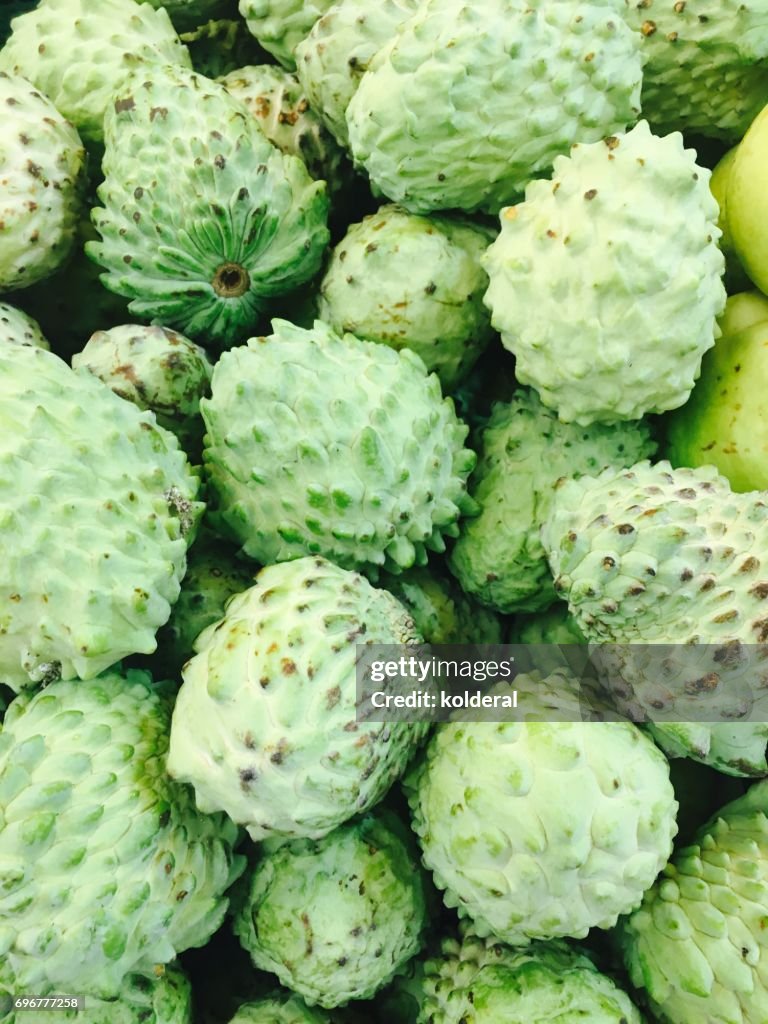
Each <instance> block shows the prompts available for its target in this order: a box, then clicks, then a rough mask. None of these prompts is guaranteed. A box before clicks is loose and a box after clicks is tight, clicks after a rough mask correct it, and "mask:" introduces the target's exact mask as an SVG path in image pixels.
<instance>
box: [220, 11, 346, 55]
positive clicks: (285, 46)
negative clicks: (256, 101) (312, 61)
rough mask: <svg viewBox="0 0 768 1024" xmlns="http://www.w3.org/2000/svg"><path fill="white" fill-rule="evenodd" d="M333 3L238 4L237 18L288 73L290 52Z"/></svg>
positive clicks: (291, 52)
mask: <svg viewBox="0 0 768 1024" xmlns="http://www.w3.org/2000/svg"><path fill="white" fill-rule="evenodd" d="M332 3H333V0H240V14H241V15H242V16H243V17H244V18H245V21H246V24H247V25H248V28H249V29H250V31H251V33H252V34H253V35H254V36H256V38H257V39H258V41H259V43H260V44H261V46H263V47H264V49H265V50H266V51H267V52H268V53H271V54H272V55H273V56H274V57H275V58H276V59H277V60H278V61H279V62H280V63H281V64H282V65H283V67H285V68H287V69H288V70H289V71H292V70H294V69H295V67H296V61H295V60H294V56H293V51H294V50H295V49H296V46H297V45H298V44H299V43H300V42H301V40H302V39H303V38H304V37H305V36H306V35H307V33H308V32H309V31H310V29H311V28H312V26H313V25H314V23H315V22H316V21H317V19H318V18H319V17H320V16H321V15H322V14H325V12H326V11H327V10H328V8H329V7H330V6H331V4H332Z"/></svg>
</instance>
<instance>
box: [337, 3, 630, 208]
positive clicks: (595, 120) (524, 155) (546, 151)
mask: <svg viewBox="0 0 768 1024" xmlns="http://www.w3.org/2000/svg"><path fill="white" fill-rule="evenodd" d="M624 10H625V4H624V3H623V2H621V0H546V2H544V0H536V2H533V3H526V4H520V3H519V2H517V0H485V2H484V3H482V4H467V3H465V2H464V0H424V2H423V3H421V4H420V5H419V7H418V9H417V11H416V13H415V14H414V15H413V16H412V17H411V18H409V19H408V20H406V21H405V22H403V23H402V24H401V25H400V27H399V29H398V31H397V33H396V35H395V36H394V37H393V38H392V40H391V41H390V42H389V43H388V44H387V45H385V46H383V47H382V48H381V49H380V50H379V52H378V53H377V54H376V56H375V57H374V58H373V60H372V61H371V63H370V65H369V67H368V70H367V71H366V73H365V74H364V75H363V77H362V79H361V81H360V84H359V85H358V88H357V91H356V92H355V95H354V96H353V97H352V99H351V100H350V102H349V106H348V107H347V115H346V116H347V127H348V131H349V144H350V147H351V150H352V154H353V157H354V159H355V162H356V164H358V165H359V166H360V167H362V168H364V169H365V170H366V171H367V172H368V174H369V176H370V178H371V181H372V182H373V183H374V185H375V186H377V187H378V188H379V189H380V190H381V191H382V192H383V193H384V195H386V196H387V197H388V198H389V199H391V200H392V201H393V202H396V203H400V204H401V205H403V206H405V207H406V208H407V209H409V210H411V211H412V212H414V213H426V212H429V211H430V210H440V209H451V208H458V209H462V210H468V211H472V210H485V211H487V212H489V213H496V212H498V210H499V209H500V208H501V207H502V206H504V205H505V204H507V203H509V202H512V201H513V200H514V199H515V197H516V196H517V195H519V193H520V192H522V190H523V189H524V188H525V185H526V184H527V182H529V181H530V179H531V178H532V177H534V175H536V174H537V173H540V172H542V171H546V170H548V169H549V168H550V167H551V166H552V161H553V159H554V158H555V157H556V156H557V155H558V154H559V153H566V152H567V151H568V148H569V146H570V145H571V143H572V142H573V140H574V139H579V140H580V141H581V142H584V143H590V142H596V141H597V140H598V139H602V138H604V137H605V136H607V135H610V134H611V133H612V132H618V131H623V130H624V129H625V128H627V127H628V126H629V125H630V124H633V123H634V122H635V121H636V119H637V117H638V116H639V113H640V85H641V80H642V64H641V60H642V59H641V55H640V43H639V39H638V37H637V36H636V34H635V33H634V32H632V31H631V29H630V28H629V26H628V25H627V24H626V22H625V21H624Z"/></svg>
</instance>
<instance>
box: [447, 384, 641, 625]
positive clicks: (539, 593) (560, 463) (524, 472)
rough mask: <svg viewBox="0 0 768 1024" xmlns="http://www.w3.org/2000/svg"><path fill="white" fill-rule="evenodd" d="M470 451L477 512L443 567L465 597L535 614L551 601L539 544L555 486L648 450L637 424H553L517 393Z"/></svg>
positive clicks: (496, 411) (534, 401)
mask: <svg viewBox="0 0 768 1024" xmlns="http://www.w3.org/2000/svg"><path fill="white" fill-rule="evenodd" d="M478 447H479V459H478V464H477V468H476V470H475V472H474V474H473V476H472V479H471V481H470V493H471V494H472V496H473V497H474V499H475V501H476V502H477V503H478V505H479V506H480V514H479V515H478V516H476V517H473V518H471V519H466V520H464V522H463V523H462V524H461V530H460V534H459V539H458V540H457V541H456V543H455V545H454V546H453V549H452V551H451V553H450V556H449V559H448V565H449V567H450V569H451V571H452V572H453V574H454V575H455V576H456V578H457V579H458V581H459V583H460V584H461V586H462V588H463V590H464V591H465V592H466V593H467V594H471V595H472V597H474V598H475V599H476V600H478V601H480V602H482V603H483V604H485V605H488V606H489V607H491V608H496V609H497V610H498V611H501V612H505V613H508V612H515V611H542V610H544V609H545V608H547V607H549V605H551V604H552V602H553V601H554V600H555V598H556V596H557V595H556V593H555V589H554V587H553V585H552V577H551V574H550V571H549V566H548V565H547V556H546V553H545V551H544V548H543V547H542V544H541V540H540V539H539V530H540V528H541V524H542V523H543V522H544V520H545V518H546V516H547V513H548V511H549V507H550V503H551V501H552V494H553V490H554V486H555V483H556V482H557V480H558V479H559V478H560V477H564V476H566V477H572V476H573V477H580V476H583V475H591V476H594V475H596V474H597V473H599V472H600V471H601V470H602V469H604V468H605V466H611V465H617V466H631V465H633V464H634V463H635V462H637V461H638V460H639V459H642V458H644V457H647V456H650V455H652V454H653V453H654V452H655V450H656V445H655V443H654V442H653V441H652V440H651V436H650V432H649V430H648V428H647V426H646V425H645V424H643V423H627V424H617V425H614V426H606V425H604V424H601V423H594V424H591V425H590V426H588V427H580V426H577V425H576V424H571V423H561V422H559V421H558V419H557V416H556V415H555V414H554V413H553V412H551V411H550V410H549V409H547V408H546V407H545V406H544V405H542V403H541V402H540V401H539V399H538V398H537V397H536V394H535V393H534V392H532V391H530V390H524V389H522V388H519V389H517V390H516V391H515V392H514V394H513V396H512V401H511V402H508V403H507V402H504V403H502V402H499V403H497V404H495V405H494V406H493V409H492V412H491V418H490V420H489V422H488V424H487V426H486V427H485V429H484V430H483V432H482V435H481V441H480V444H479V446H478Z"/></svg>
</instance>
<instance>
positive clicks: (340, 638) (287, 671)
mask: <svg viewBox="0 0 768 1024" xmlns="http://www.w3.org/2000/svg"><path fill="white" fill-rule="evenodd" d="M420 639H421V638H420V637H419V635H418V633H417V632H416V630H415V628H414V625H413V620H412V619H411V618H410V616H409V615H408V613H407V612H406V610H405V609H404V608H403V606H402V605H401V604H400V603H399V602H398V601H396V600H395V598H394V597H392V595H391V594H388V593H387V592H386V591H383V590H376V589H374V588H373V587H372V586H371V584H370V583H369V582H368V581H367V580H366V579H365V578H364V577H362V576H360V575H359V574H358V573H354V572H349V571H347V570H345V569H340V568H339V567H338V566H335V565H333V564H332V563H331V562H327V561H325V560H324V559H321V558H301V559H297V560H296V561H293V562H286V563H283V564H282V565H272V566H269V567H268V568H266V569H263V570H262V571H261V572H260V573H259V575H258V576H257V577H256V583H255V585H254V586H253V587H251V588H249V589H248V590H246V591H244V592H243V593H242V594H238V595H237V596H236V597H233V598H232V600H231V601H230V602H229V604H228V605H227V609H226V614H225V617H224V618H223V619H222V620H221V621H220V622H219V623H216V624H214V625H211V626H210V627H208V629H207V630H206V631H205V632H204V633H203V634H202V636H200V637H199V638H198V640H197V643H196V645H195V646H196V649H197V651H198V654H197V655H196V656H195V657H194V658H192V660H191V661H189V662H188V663H187V665H186V666H185V668H184V684H183V686H182V688H181V691H180V692H179V696H178V699H177V701H176V707H175V710H174V717H173V728H172V730H171V746H170V755H169V758H168V770H169V772H170V773H171V774H172V775H173V776H174V777H175V778H178V779H180V780H182V781H185V782H190V783H192V785H193V786H194V787H195V794H196V797H197V805H198V807H199V808H200V809H201V810H203V811H206V812H210V811H214V810H225V811H226V812H227V814H229V816H230V817H231V818H232V819H233V821H236V822H238V823H239V824H242V825H245V826H246V828H247V829H248V832H249V833H250V835H251V837H252V838H253V839H255V840H257V841H258V840H260V839H264V838H267V837H270V836H277V837H281V836H284V837H300V836H306V837H309V838H315V839H317V838H320V837H321V836H323V835H325V834H327V833H328V832H330V831H331V829H333V828H335V827H336V826H337V825H340V824H341V823H342V822H344V821H346V820H347V819H348V818H350V817H352V816H353V815H354V814H356V813H358V812H361V811H365V810H367V809H368V808H369V807H371V806H372V805H373V804H374V803H376V802H377V801H378V800H379V799H380V798H381V797H382V796H383V795H384V793H385V792H386V790H387V789H388V788H389V786H390V785H391V784H392V782H394V780H395V779H396V778H397V777H398V776H399V775H400V774H401V773H402V772H403V770H404V769H405V766H406V764H407V762H408V760H409V759H410V756H411V754H412V752H413V750H414V748H415V747H416V746H417V745H418V743H419V741H420V739H421V738H422V737H423V735H424V733H425V730H426V726H425V725H423V724H412V725H411V724H406V723H402V724H396V725H384V724H383V723H381V722H378V723H377V722H370V721H367V720H363V719H361V720H360V721H357V719H356V706H357V705H356V700H357V697H356V653H355V645H356V643H358V642H360V643H381V644H404V643H409V642H418V641H419V640H420Z"/></svg>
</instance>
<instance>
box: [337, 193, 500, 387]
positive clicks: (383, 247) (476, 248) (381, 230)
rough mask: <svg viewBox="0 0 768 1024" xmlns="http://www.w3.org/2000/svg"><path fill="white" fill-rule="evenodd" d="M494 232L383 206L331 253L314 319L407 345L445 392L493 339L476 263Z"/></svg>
mask: <svg viewBox="0 0 768 1024" xmlns="http://www.w3.org/2000/svg"><path fill="white" fill-rule="evenodd" d="M494 237H495V235H494V232H493V231H491V230H489V229H488V228H486V227H485V226H483V225H480V224H476V223H473V222H472V221H470V220H469V219H466V218H460V217H452V216H449V215H446V214H444V215H433V216H430V217H422V216H418V215H416V214H412V213H408V212H407V211H406V210H403V209H401V208H400V207H398V206H393V205H389V204H387V205H385V206H382V207H380V208H379V209H378V210H377V211H376V212H375V213H373V214H369V215H368V216H367V217H365V218H364V219H363V220H362V221H360V222H358V223H356V224H352V225H351V226H350V227H349V229H348V230H347V233H346V235H345V236H344V237H343V238H342V239H341V241H340V242H339V243H338V244H337V245H336V247H335V248H334V249H333V251H332V252H331V256H330V259H329V261H328V264H327V266H326V270H325V274H324V276H323V279H322V281H321V282H320V302H319V308H318V316H319V318H320V319H321V320H324V321H325V322H326V323H328V324H330V326H331V327H332V328H333V329H334V330H335V331H337V332H338V333H340V334H341V333H344V332H346V331H348V332H349V333H350V334H354V335H355V336H356V337H358V338H365V339H367V340H368V341H378V342H381V343H382V344H384V345H389V346H390V347H391V348H394V349H401V348H410V349H411V350H412V351H414V352H415V353H416V354H417V355H418V356H420V357H421V358H422V359H423V361H424V365H425V366H426V368H427V369H428V370H430V371H433V372H435V373H436V374H437V375H438V377H439V378H440V383H441V384H442V385H443V388H444V389H445V390H446V391H447V392H450V391H451V390H452V389H453V388H454V387H456V385H457V384H459V383H460V382H461V380H462V379H463V378H464V377H466V375H467V373H469V371H470V370H471V369H472V367H473V366H474V364H475V362H476V361H477V359H478V358H479V357H480V354H481V353H482V351H483V349H485V347H486V346H487V344H488V342H489V341H490V340H491V338H492V337H493V336H494V331H493V329H492V328H491V318H490V314H489V313H488V310H487V309H486V308H485V306H484V304H483V294H484V293H485V291H486V289H487V287H488V275H487V274H486V272H485V271H484V270H483V268H482V266H481V262H480V261H481V258H482V256H483V254H484V252H485V250H486V248H487V247H488V245H489V243H490V242H491V241H492V240H493V238H494Z"/></svg>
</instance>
